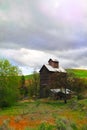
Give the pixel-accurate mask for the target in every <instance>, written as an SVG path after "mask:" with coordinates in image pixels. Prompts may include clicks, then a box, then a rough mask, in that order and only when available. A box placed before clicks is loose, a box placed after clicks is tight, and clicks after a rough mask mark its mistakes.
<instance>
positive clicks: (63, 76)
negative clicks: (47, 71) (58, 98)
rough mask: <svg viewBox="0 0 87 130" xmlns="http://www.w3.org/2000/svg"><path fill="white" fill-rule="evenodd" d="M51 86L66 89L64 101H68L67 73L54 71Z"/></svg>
mask: <svg viewBox="0 0 87 130" xmlns="http://www.w3.org/2000/svg"><path fill="white" fill-rule="evenodd" d="M50 87H51V88H53V89H55V88H59V89H61V91H62V89H65V96H64V102H65V103H67V98H66V88H67V73H62V72H61V73H53V75H52V76H51V86H50Z"/></svg>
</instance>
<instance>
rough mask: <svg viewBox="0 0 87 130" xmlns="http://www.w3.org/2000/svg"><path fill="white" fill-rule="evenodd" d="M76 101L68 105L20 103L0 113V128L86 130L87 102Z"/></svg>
mask: <svg viewBox="0 0 87 130" xmlns="http://www.w3.org/2000/svg"><path fill="white" fill-rule="evenodd" d="M75 100H76V101H75ZM75 100H74V99H73V100H69V101H68V103H67V104H64V102H63V101H52V100H49V99H44V100H41V99H40V100H30V101H28V102H18V103H17V104H16V105H15V106H13V107H9V108H5V109H2V110H1V111H0V127H1V128H3V127H5V128H9V129H14V130H15V129H22V130H85V129H86V128H87V125H86V123H87V118H86V114H87V100H80V101H78V100H77V99H75ZM73 104H74V105H73ZM71 106H72V107H71ZM7 130H8V129H7Z"/></svg>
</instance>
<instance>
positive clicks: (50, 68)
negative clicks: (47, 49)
mask: <svg viewBox="0 0 87 130" xmlns="http://www.w3.org/2000/svg"><path fill="white" fill-rule="evenodd" d="M44 66H45V67H46V68H47V69H48V70H49V71H51V72H63V73H66V71H65V70H64V69H63V68H62V67H59V68H53V67H52V66H51V65H49V64H46V65H44Z"/></svg>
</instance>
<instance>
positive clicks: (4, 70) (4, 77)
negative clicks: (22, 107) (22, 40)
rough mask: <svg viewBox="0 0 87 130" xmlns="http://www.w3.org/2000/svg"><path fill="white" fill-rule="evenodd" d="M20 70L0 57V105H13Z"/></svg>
mask: <svg viewBox="0 0 87 130" xmlns="http://www.w3.org/2000/svg"><path fill="white" fill-rule="evenodd" d="M19 74H21V71H20V70H19V68H18V67H17V66H13V65H12V64H11V63H10V62H9V61H8V60H7V59H0V107H7V106H11V105H13V104H14V103H15V102H16V101H17V99H18V95H19V85H20V79H19V78H20V77H19Z"/></svg>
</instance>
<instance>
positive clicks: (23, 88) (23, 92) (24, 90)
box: [20, 75, 28, 99]
mask: <svg viewBox="0 0 87 130" xmlns="http://www.w3.org/2000/svg"><path fill="white" fill-rule="evenodd" d="M20 94H21V98H22V99H23V98H25V97H27V96H28V88H27V86H26V84H25V76H24V75H22V76H21V85H20Z"/></svg>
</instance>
